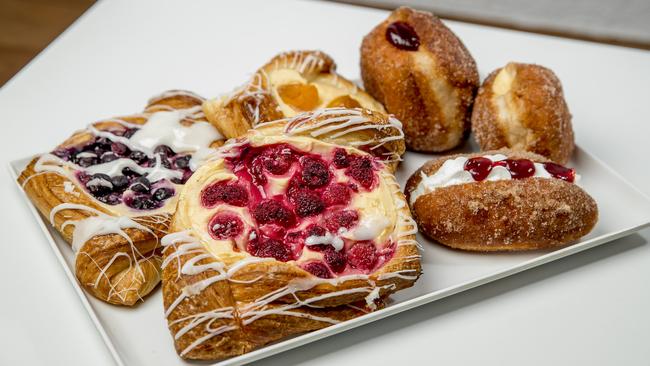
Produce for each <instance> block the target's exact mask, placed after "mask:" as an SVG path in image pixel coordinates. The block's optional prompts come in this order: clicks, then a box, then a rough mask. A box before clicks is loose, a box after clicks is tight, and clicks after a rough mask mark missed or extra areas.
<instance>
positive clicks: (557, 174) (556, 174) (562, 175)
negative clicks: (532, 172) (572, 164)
mask: <svg viewBox="0 0 650 366" xmlns="http://www.w3.org/2000/svg"><path fill="white" fill-rule="evenodd" d="M544 169H546V171H547V172H548V174H550V175H551V177H553V178H557V179H562V180H566V181H567V182H570V183H573V182H574V181H575V180H576V171H575V170H574V169H569V168H565V167H563V166H562V165H560V164H555V163H544Z"/></svg>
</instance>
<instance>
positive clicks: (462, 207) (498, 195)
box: [406, 149, 598, 252]
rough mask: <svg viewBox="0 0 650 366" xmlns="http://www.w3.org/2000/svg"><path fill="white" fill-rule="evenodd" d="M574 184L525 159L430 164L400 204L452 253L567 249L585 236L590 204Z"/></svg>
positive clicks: (494, 154)
mask: <svg viewBox="0 0 650 366" xmlns="http://www.w3.org/2000/svg"><path fill="white" fill-rule="evenodd" d="M577 178H578V176H577V175H576V173H575V171H574V170H573V169H569V168H565V167H563V166H561V165H559V164H556V163H553V162H551V161H550V160H548V159H546V158H544V157H542V156H540V155H537V154H533V153H529V152H516V151H512V150H507V149H503V150H496V151H487V152H481V153H475V154H467V155H454V156H450V157H448V158H443V159H439V160H433V161H429V162H428V163H426V164H424V166H422V167H421V168H420V169H419V170H417V171H416V172H415V173H413V175H412V176H411V177H410V178H409V180H408V182H407V185H406V196H407V199H408V201H409V204H410V206H411V212H412V213H413V216H414V218H415V221H416V222H417V224H418V228H419V230H420V232H422V233H424V234H425V235H426V236H428V237H430V238H431V239H433V240H436V241H437V242H439V243H441V244H444V245H447V246H449V247H452V248H456V249H463V250H472V251H485V252H487V251H513V250H533V249H545V248H552V247H558V246H562V245H566V244H568V243H570V242H571V241H574V240H576V239H578V238H580V237H582V236H584V235H586V234H587V233H589V232H590V231H591V229H592V228H593V227H594V225H595V224H596V221H597V219H598V208H597V205H596V202H595V201H594V199H593V198H591V196H589V194H587V193H586V192H585V191H584V190H582V188H580V187H579V186H578V185H576V184H575V182H576V179H577Z"/></svg>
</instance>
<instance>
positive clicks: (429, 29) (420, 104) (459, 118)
mask: <svg viewBox="0 0 650 366" xmlns="http://www.w3.org/2000/svg"><path fill="white" fill-rule="evenodd" d="M361 76H362V78H363V83H364V86H365V88H366V91H367V92H368V93H370V95H372V96H373V97H375V99H377V100H378V101H380V102H381V103H383V104H384V106H385V107H386V109H387V110H388V112H390V113H392V114H394V115H395V116H396V117H397V118H398V119H400V120H401V121H402V122H403V123H404V133H405V135H406V146H407V147H408V148H410V149H412V150H416V151H429V152H431V151H445V150H449V149H452V148H454V147H456V146H458V145H459V144H460V143H461V142H462V141H463V140H464V139H465V138H466V137H467V134H468V132H469V121H470V115H471V106H472V101H473V99H474V95H475V93H476V89H477V88H478V86H479V77H478V71H477V69H476V63H475V62H474V59H473V58H472V56H471V55H470V53H469V51H467V49H466V48H465V46H464V45H463V43H462V42H461V41H460V39H458V38H457V37H456V35H455V34H454V33H452V31H451V30H449V29H448V28H447V27H446V26H445V25H444V24H443V23H442V22H441V21H440V20H439V19H438V18H436V17H435V16H434V15H433V14H431V13H427V12H422V11H416V10H413V9H411V8H407V7H401V8H399V9H397V10H395V11H394V12H392V13H391V14H390V16H389V17H388V19H386V20H385V21H384V22H382V23H381V24H379V25H378V26H377V27H375V28H374V29H373V30H372V31H371V32H370V33H369V34H368V35H366V37H365V38H364V39H363V43H362V45H361Z"/></svg>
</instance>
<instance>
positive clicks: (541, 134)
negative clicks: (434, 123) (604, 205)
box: [472, 62, 574, 164]
mask: <svg viewBox="0 0 650 366" xmlns="http://www.w3.org/2000/svg"><path fill="white" fill-rule="evenodd" d="M472 132H474V135H475V136H476V141H477V142H478V144H479V146H480V147H481V149H482V150H493V149H500V148H511V149H514V150H522V151H530V152H534V153H537V154H540V155H543V156H545V157H547V158H549V159H551V160H553V161H555V162H557V163H560V164H566V163H567V162H568V161H569V158H570V157H571V154H572V153H573V148H574V141H573V140H574V138H573V128H572V127H571V113H569V108H568V107H567V104H566V101H565V100H564V93H563V92H562V85H561V84H560V80H559V79H558V78H557V76H555V74H554V73H553V71H551V70H549V69H547V68H545V67H543V66H539V65H531V64H521V63H514V62H511V63H509V64H507V65H506V66H505V67H503V68H500V69H497V70H495V71H494V72H492V73H491V74H490V75H489V76H488V78H487V79H486V80H485V81H484V82H483V85H482V86H481V88H480V89H479V93H478V96H477V97H476V102H475V104H474V111H473V113H472Z"/></svg>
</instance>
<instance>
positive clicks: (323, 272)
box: [302, 262, 332, 278]
mask: <svg viewBox="0 0 650 366" xmlns="http://www.w3.org/2000/svg"><path fill="white" fill-rule="evenodd" d="M302 269H304V270H305V271H307V272H309V273H311V274H313V275H314V276H316V277H320V278H332V273H331V272H330V270H329V269H328V268H327V266H326V265H325V264H324V263H323V262H309V263H306V264H305V265H303V266H302Z"/></svg>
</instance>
